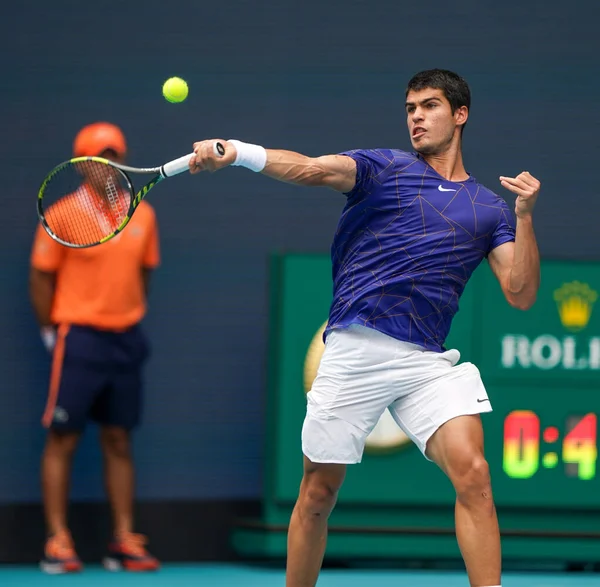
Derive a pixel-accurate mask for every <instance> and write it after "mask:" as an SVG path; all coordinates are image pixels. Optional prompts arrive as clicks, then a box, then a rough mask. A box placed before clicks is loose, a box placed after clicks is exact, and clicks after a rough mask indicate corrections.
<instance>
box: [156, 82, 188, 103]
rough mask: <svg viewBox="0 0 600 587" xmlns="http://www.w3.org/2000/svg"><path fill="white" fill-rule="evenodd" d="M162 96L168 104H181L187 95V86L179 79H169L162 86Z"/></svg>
mask: <svg viewBox="0 0 600 587" xmlns="http://www.w3.org/2000/svg"><path fill="white" fill-rule="evenodd" d="M162 91H163V96H164V97H165V99H166V100H167V101H168V102H171V103H176V102H183V101H184V100H185V99H186V98H187V95H188V85H187V83H186V81H185V80H182V79H181V78H180V77H170V78H169V79H168V80H167V81H166V82H165V83H164V84H163V89H162Z"/></svg>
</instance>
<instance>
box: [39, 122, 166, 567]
mask: <svg viewBox="0 0 600 587" xmlns="http://www.w3.org/2000/svg"><path fill="white" fill-rule="evenodd" d="M126 154H127V145H126V142H125V136H124V135H123V133H122V131H121V129H120V128H118V127H116V126H115V125H113V124H109V123H104V122H101V123H95V124H91V125H88V126H86V127H84V128H83V129H81V131H80V132H79V133H78V135H77V137H76V138H75V142H74V156H76V157H79V156H92V155H100V156H103V157H106V158H107V159H112V160H115V161H117V162H123V161H124V159H125V156H126ZM158 264H159V242H158V230H157V223H156V217H155V214H154V211H153V209H152V207H151V206H150V204H148V203H147V202H142V203H141V204H140V207H139V209H138V210H137V212H136V214H135V215H134V216H133V218H132V219H131V222H130V224H129V226H128V227H127V230H125V231H123V232H122V233H121V234H119V235H118V236H116V237H115V238H113V239H112V240H111V241H109V242H108V243H106V244H104V245H102V246H100V247H92V248H89V249H72V248H67V247H63V246H62V245H60V244H58V243H57V242H56V241H54V240H53V239H52V238H50V237H49V236H48V234H47V233H46V231H45V230H44V229H43V228H42V226H41V225H40V226H38V229H37V232H36V235H35V240H34V244H33V251H32V254H31V269H30V296H31V300H32V304H33V308H34V310H35V313H36V316H37V319H38V322H39V324H40V328H41V335H42V340H43V342H44V344H45V346H46V348H47V349H48V351H49V352H51V353H52V372H51V377H50V390H49V396H48V402H47V406H46V410H45V413H44V416H43V425H44V426H45V427H46V428H47V429H48V434H47V438H46V445H45V448H44V452H43V456H42V492H43V499H44V511H45V517H46V524H47V529H48V539H47V541H46V545H45V548H44V557H43V560H42V561H41V568H42V570H44V571H45V572H48V573H67V572H74V571H79V570H81V568H82V564H81V561H80V559H79V557H78V556H77V553H76V550H75V547H74V544H73V540H72V537H71V534H70V532H69V529H68V525H67V501H68V487H69V477H70V468H71V461H72V457H73V454H74V452H75V449H76V447H77V444H78V442H79V438H80V436H81V433H82V432H83V430H84V428H85V425H86V423H87V422H88V421H89V420H94V421H96V422H98V423H99V424H100V443H101V446H102V452H103V456H104V473H105V483H106V490H107V493H108V498H109V501H110V504H111V509H112V514H113V527H114V537H113V540H112V541H111V542H110V544H109V552H108V556H107V558H106V559H105V565H107V566H109V568H111V569H116V568H123V569H125V570H135V571H145V570H155V569H157V568H158V566H159V563H158V561H157V560H156V558H154V557H153V556H152V555H150V554H149V553H148V551H147V550H146V548H145V546H144V542H145V539H144V537H143V536H141V535H139V534H134V533H133V499H134V465H133V459H132V455H131V432H132V431H133V429H134V428H135V427H136V426H137V424H138V423H139V421H140V417H141V410H142V395H143V386H142V368H143V365H144V363H145V360H146V358H147V356H148V352H149V347H148V342H147V340H146V336H145V334H144V333H143V332H142V329H141V328H140V325H139V323H140V321H141V320H142V318H143V316H144V314H145V313H146V297H147V294H148V287H149V282H150V275H151V273H152V271H153V270H154V269H155V268H156V267H157V266H158Z"/></svg>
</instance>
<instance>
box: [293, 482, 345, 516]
mask: <svg viewBox="0 0 600 587" xmlns="http://www.w3.org/2000/svg"><path fill="white" fill-rule="evenodd" d="M341 484H342V479H339V478H337V477H331V476H325V475H319V473H318V472H315V473H310V474H308V475H305V477H304V480H303V482H302V485H303V487H302V491H301V494H300V500H301V510H302V513H303V514H304V515H305V516H308V517H318V518H327V517H329V514H331V512H332V510H333V508H334V506H335V503H336V501H337V496H338V491H339V489H340V486H341Z"/></svg>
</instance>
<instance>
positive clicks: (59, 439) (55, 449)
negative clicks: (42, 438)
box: [44, 430, 80, 457]
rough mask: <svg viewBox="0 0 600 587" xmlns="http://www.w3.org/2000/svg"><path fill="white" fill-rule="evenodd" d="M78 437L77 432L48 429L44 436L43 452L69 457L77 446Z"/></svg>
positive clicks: (48, 454)
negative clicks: (46, 434)
mask: <svg viewBox="0 0 600 587" xmlns="http://www.w3.org/2000/svg"><path fill="white" fill-rule="evenodd" d="M79 437H80V434H79V432H60V431H57V430H50V431H49V432H48V436H47V438H46V447H45V451H44V452H45V454H46V455H47V456H57V457H70V456H72V455H73V453H74V452H75V449H76V448H77V443H78V442H79Z"/></svg>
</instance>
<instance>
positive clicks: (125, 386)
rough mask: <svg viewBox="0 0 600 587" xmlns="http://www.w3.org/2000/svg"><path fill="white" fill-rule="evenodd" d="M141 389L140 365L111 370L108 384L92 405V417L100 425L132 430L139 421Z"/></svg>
mask: <svg viewBox="0 0 600 587" xmlns="http://www.w3.org/2000/svg"><path fill="white" fill-rule="evenodd" d="M143 391H144V385H143V373H142V367H141V365H132V366H129V367H121V368H120V369H116V370H113V372H112V374H111V378H110V385H109V386H108V387H107V388H106V389H105V390H104V392H103V393H102V395H100V396H99V397H98V399H97V401H96V403H95V404H94V406H93V412H92V417H93V419H94V420H95V421H96V422H98V424H100V425H101V426H108V427H117V428H122V429H125V430H133V429H134V428H136V427H137V426H138V424H139V423H140V421H141V417H142V410H143V395H144V394H143Z"/></svg>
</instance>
